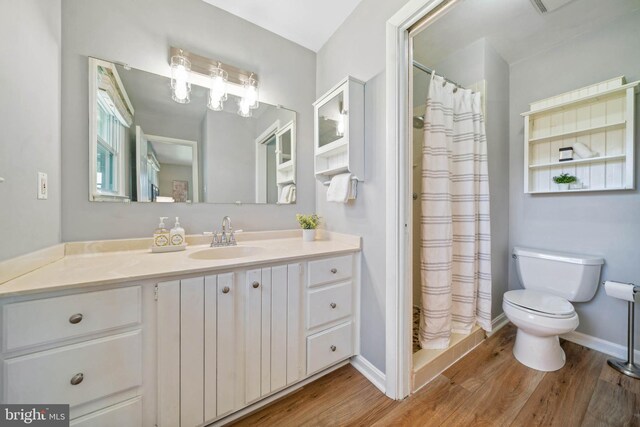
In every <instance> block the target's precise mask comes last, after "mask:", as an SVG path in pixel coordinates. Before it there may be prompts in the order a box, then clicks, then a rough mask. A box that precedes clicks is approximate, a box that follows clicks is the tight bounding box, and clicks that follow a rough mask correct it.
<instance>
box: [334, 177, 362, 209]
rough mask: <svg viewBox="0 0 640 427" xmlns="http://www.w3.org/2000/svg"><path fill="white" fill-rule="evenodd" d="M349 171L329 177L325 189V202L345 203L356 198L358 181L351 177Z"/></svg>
mask: <svg viewBox="0 0 640 427" xmlns="http://www.w3.org/2000/svg"><path fill="white" fill-rule="evenodd" d="M351 177H352V175H351V174H350V173H342V174H339V175H334V176H333V177H331V182H330V183H329V188H328V189H327V202H335V203H347V202H348V201H349V200H354V199H355V198H356V191H357V185H358V182H357V181H356V180H354V179H351Z"/></svg>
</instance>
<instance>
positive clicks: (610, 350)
mask: <svg viewBox="0 0 640 427" xmlns="http://www.w3.org/2000/svg"><path fill="white" fill-rule="evenodd" d="M560 338H564V339H565V340H567V341H571V342H572V343H575V344H579V345H581V346H583V347H587V348H590V349H592V350H596V351H599V352H600V353H604V354H608V355H609V356H613V357H617V358H618V359H622V360H627V346H625V345H621V344H616V343H614V342H611V341H606V340H603V339H602V338H597V337H594V336H591V335H587V334H583V333H582V332H577V331H573V332H569V333H568V334H564V335H560ZM633 354H634V359H635V360H640V350H634V352H633Z"/></svg>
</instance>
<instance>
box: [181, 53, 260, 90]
mask: <svg viewBox="0 0 640 427" xmlns="http://www.w3.org/2000/svg"><path fill="white" fill-rule="evenodd" d="M176 55H182V56H184V57H186V58H187V59H188V60H189V61H191V72H192V73H197V74H200V75H202V76H205V77H207V78H209V77H210V76H211V72H212V71H213V70H214V69H215V68H218V67H220V68H223V69H224V70H225V71H226V72H227V73H228V81H229V82H230V83H235V84H237V85H243V84H244V83H245V82H246V81H247V80H249V79H250V78H252V79H254V80H255V81H256V82H258V81H259V79H258V75H257V74H256V73H254V72H252V71H246V70H243V69H240V68H237V67H234V66H233V65H228V64H225V63H223V62H220V61H218V60H217V59H211V58H207V57H204V56H200V55H196V54H195V53H192V52H189V51H186V50H184V49H179V48H177V47H173V46H171V48H170V49H169V64H171V57H172V56H176Z"/></svg>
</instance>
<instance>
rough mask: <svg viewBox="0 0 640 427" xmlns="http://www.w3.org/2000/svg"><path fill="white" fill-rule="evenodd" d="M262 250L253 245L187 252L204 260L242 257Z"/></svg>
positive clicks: (190, 256) (195, 257)
mask: <svg viewBox="0 0 640 427" xmlns="http://www.w3.org/2000/svg"><path fill="white" fill-rule="evenodd" d="M262 251H264V248H258V247H255V246H224V247H220V248H210V249H202V250H199V251H196V252H193V253H191V254H189V258H193V259H204V260H216V259H233V258H244V257H247V256H251V255H256V254H258V253H260V252H262Z"/></svg>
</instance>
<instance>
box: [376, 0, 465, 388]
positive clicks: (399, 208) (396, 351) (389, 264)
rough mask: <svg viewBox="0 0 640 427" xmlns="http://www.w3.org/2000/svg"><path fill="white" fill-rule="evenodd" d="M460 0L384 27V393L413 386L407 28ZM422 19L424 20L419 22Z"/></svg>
mask: <svg viewBox="0 0 640 427" xmlns="http://www.w3.org/2000/svg"><path fill="white" fill-rule="evenodd" d="M457 2H458V0H410V1H409V2H408V3H407V4H406V5H405V6H403V7H402V8H401V9H400V10H399V11H398V12H396V14H395V15H393V16H392V17H391V19H389V20H388V21H387V28H386V99H387V102H386V128H387V138H386V139H387V146H386V158H387V163H386V177H387V186H386V200H387V203H386V254H387V255H386V277H385V278H386V284H387V285H386V309H385V310H386V312H385V314H386V331H385V338H386V352H385V353H386V354H385V356H386V359H385V360H386V361H385V376H386V388H385V393H386V394H387V396H389V397H390V398H392V399H397V400H400V399H403V398H405V397H406V396H408V395H409V394H410V392H411V372H412V368H413V363H412V344H411V342H412V325H413V320H412V308H411V304H412V288H411V286H412V284H411V277H412V271H411V268H412V265H411V264H412V259H411V236H412V234H411V230H412V227H411V221H412V212H411V203H412V201H411V195H410V191H411V187H412V186H411V173H412V170H411V169H412V168H411V156H412V150H411V133H410V132H411V129H412V127H411V114H410V109H409V102H410V99H411V96H410V93H409V90H410V88H411V85H410V79H409V77H410V70H411V68H410V67H411V65H412V64H411V61H412V55H411V51H410V48H409V46H410V35H409V30H410V29H411V28H412V27H414V26H415V25H416V24H418V25H420V26H422V25H425V26H426V25H428V24H429V23H430V22H432V20H433V19H432V18H435V17H437V16H440V15H441V13H444V12H445V11H446V10H447V9H449V8H450V7H451V6H452V5H454V4H455V3H457ZM421 21H422V22H421Z"/></svg>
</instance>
